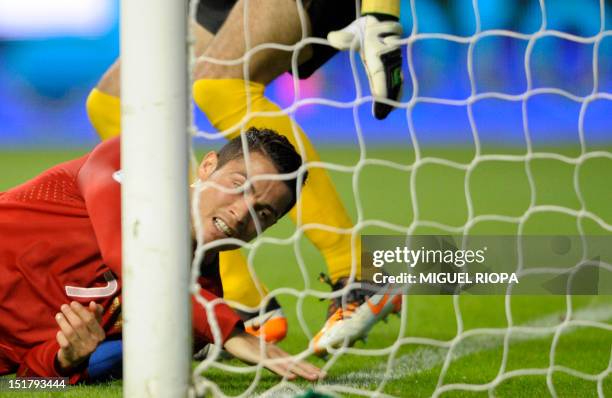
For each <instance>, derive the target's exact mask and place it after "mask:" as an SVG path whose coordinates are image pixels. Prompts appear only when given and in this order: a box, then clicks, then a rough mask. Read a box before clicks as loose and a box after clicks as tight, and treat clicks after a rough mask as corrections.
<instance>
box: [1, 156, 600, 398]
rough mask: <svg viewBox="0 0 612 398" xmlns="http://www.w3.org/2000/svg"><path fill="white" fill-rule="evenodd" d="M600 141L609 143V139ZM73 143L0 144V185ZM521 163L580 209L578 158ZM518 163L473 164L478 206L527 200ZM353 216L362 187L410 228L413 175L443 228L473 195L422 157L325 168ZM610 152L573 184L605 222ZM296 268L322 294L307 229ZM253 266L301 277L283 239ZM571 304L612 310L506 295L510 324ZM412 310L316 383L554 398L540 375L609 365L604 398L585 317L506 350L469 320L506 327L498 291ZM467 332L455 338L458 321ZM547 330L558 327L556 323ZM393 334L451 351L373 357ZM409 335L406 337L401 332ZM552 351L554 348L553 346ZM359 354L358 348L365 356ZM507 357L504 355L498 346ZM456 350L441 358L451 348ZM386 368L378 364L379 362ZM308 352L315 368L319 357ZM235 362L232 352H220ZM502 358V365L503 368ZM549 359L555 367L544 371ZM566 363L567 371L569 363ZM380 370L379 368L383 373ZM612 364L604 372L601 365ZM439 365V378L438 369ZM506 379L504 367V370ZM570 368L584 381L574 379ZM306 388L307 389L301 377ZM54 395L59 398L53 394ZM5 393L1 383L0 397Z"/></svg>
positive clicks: (372, 215) (239, 377) (260, 385)
mask: <svg viewBox="0 0 612 398" xmlns="http://www.w3.org/2000/svg"><path fill="white" fill-rule="evenodd" d="M548 150H549V151H550V152H556V153H560V154H563V155H567V156H576V155H578V153H577V149H576V148H573V147H560V148H548ZM607 150H610V148H608V149H607ZM320 152H321V157H322V159H323V160H324V161H328V162H333V163H337V164H342V165H355V164H357V162H358V160H359V153H358V152H357V151H355V150H352V149H347V148H333V147H328V148H322V149H321V150H320ZM81 153H82V151H81V152H79V151H11V152H8V151H5V152H3V153H2V154H1V155H0V167H1V169H2V170H3V172H2V177H1V178H0V191H2V190H5V189H7V188H8V187H10V186H12V185H15V184H18V183H20V182H22V181H24V180H26V179H27V178H29V177H32V176H34V175H36V174H37V173H38V172H40V171H42V170H43V169H45V168H46V167H48V166H51V165H53V164H55V163H57V162H59V161H62V160H65V159H70V158H73V157H76V156H78V155H79V154H81ZM493 153H505V154H522V153H524V150H520V149H508V148H483V154H493ZM366 155H367V158H368V159H385V160H391V161H394V162H396V163H398V164H400V165H404V166H405V165H410V164H413V163H414V152H413V151H412V149H410V148H408V147H406V148H385V147H372V148H370V147H368V150H367V154H366ZM422 156H423V157H432V156H436V157H439V158H443V159H447V160H453V161H456V162H460V163H465V164H467V163H469V162H470V160H471V159H472V157H473V150H472V149H440V148H437V149H424V150H423V153H422ZM528 169H529V171H530V172H531V174H532V176H533V182H534V185H533V186H534V187H535V196H534V201H535V202H534V204H535V205H537V206H539V205H556V206H563V207H567V208H570V209H580V196H579V195H577V193H576V191H575V189H574V187H575V181H574V169H575V166H574V165H571V164H568V163H564V162H562V161H560V160H552V159H534V160H532V161H531V162H529V167H528ZM526 170H527V168H526V164H525V162H522V161H520V162H510V161H498V160H487V161H484V162H481V163H478V164H477V165H476V166H475V167H474V169H473V170H472V171H471V173H470V178H469V180H468V184H467V187H468V189H469V195H467V196H468V197H469V199H470V200H471V203H472V205H473V210H474V215H479V214H499V215H505V216H510V217H519V216H522V215H523V214H525V212H526V211H527V210H528V209H529V207H530V200H531V196H530V194H531V193H532V192H531V191H532V189H531V187H530V181H529V179H528V178H527V173H526ZM330 174H331V176H332V178H333V180H334V182H335V183H336V186H337V188H338V190H339V192H340V195H341V197H342V199H343V201H344V203H345V204H346V206H347V208H348V210H349V213H350V214H351V215H352V216H353V219H356V215H357V203H356V196H355V195H354V190H356V191H357V192H358V194H359V195H358V197H359V199H360V204H361V207H362V210H363V213H362V216H363V219H364V220H371V219H377V220H382V221H386V222H389V223H393V224H399V225H405V226H408V225H410V223H411V222H412V221H413V220H414V218H415V213H414V211H413V204H412V196H411V192H410V181H411V178H412V179H413V181H414V183H415V184H416V192H415V195H414V197H416V199H417V201H418V206H417V209H418V220H420V221H424V220H426V221H434V222H438V223H442V224H446V225H449V226H455V227H457V226H461V225H463V224H464V223H465V222H466V221H467V217H468V202H467V199H466V192H465V187H466V184H465V178H466V173H465V171H463V170H458V169H455V168H450V167H448V166H445V165H440V164H436V163H431V162H424V163H422V164H421V165H420V166H419V167H418V168H416V169H413V171H410V170H401V169H392V168H388V167H385V166H382V165H374V164H370V165H365V166H363V167H362V168H361V169H360V173H359V176H358V178H356V179H353V176H352V174H350V173H346V172H338V171H331V172H330ZM611 175H612V160H611V159H609V158H593V159H589V160H586V161H585V162H584V163H583V164H582V165H581V166H580V168H579V173H578V178H577V180H578V181H577V182H578V184H579V187H580V194H581V197H582V200H584V203H585V208H586V210H588V211H590V212H592V213H594V214H596V215H598V216H599V217H600V218H601V219H602V220H603V221H604V222H606V223H607V224H608V225H609V224H612V206H611V203H612V184H610V176H611ZM523 227H524V232H525V233H527V234H564V233H565V234H577V220H576V217H574V216H570V215H567V214H562V213H559V212H537V213H533V214H531V215H530V216H529V217H528V218H527V219H526V220H525V222H524V225H523ZM582 227H583V228H584V231H585V232H586V233H588V234H609V233H610V232H608V231H606V230H605V229H603V228H601V227H600V226H599V225H598V224H597V223H595V222H593V221H591V220H589V219H583V221H582ZM294 231H295V227H294V225H293V224H292V223H291V222H290V221H288V220H283V221H282V222H280V223H279V224H278V225H277V226H275V227H273V228H272V229H271V230H270V231H268V232H267V235H268V236H274V237H288V236H290V235H291V234H293V232H294ZM517 231H518V224H516V223H509V222H498V221H495V222H494V221H487V222H481V223H477V224H476V225H474V227H473V228H472V230H471V232H473V233H482V234H487V233H488V234H516V233H517ZM363 232H364V233H372V234H376V233H391V231H388V230H385V229H384V228H382V227H367V228H365V229H364V230H363ZM415 232H416V233H444V232H448V231H441V230H438V229H436V228H433V227H431V226H427V225H425V226H419V227H417V228H416V230H415ZM299 246H300V249H301V255H302V258H303V260H304V264H307V265H308V273H309V280H308V283H309V284H310V286H311V287H312V288H314V289H319V290H325V291H326V287H325V286H324V285H322V284H321V283H319V282H318V281H317V278H316V276H317V275H318V273H319V272H321V271H325V265H324V262H323V260H322V258H321V256H320V254H319V253H318V252H317V251H316V249H314V247H313V246H312V245H311V244H310V243H309V242H308V241H307V240H306V239H305V238H302V239H301V240H300V243H299ZM254 259H255V260H254V266H255V268H256V270H257V272H258V275H260V277H261V279H262V280H263V281H264V282H265V283H266V284H267V285H268V287H269V288H270V289H271V290H274V289H275V288H278V287H282V286H290V287H294V288H297V289H302V288H303V287H304V283H305V282H304V278H303V277H302V275H301V273H300V270H299V267H298V265H297V260H296V256H295V254H294V250H293V247H292V246H290V245H289V246H277V245H271V244H264V245H261V246H260V247H259V248H258V249H257V251H256V253H255V254H254ZM278 297H279V300H280V302H281V303H282V304H283V307H284V309H285V311H286V313H287V315H288V317H289V322H290V333H289V336H288V338H287V339H286V340H285V341H284V342H283V343H282V346H283V347H284V348H285V349H287V350H288V351H289V352H293V353H296V352H299V351H301V350H302V349H304V347H306V344H307V337H306V333H304V332H303V330H302V326H301V325H300V323H299V321H298V319H297V315H296V308H298V300H297V299H296V298H295V297H293V296H291V295H285V294H283V295H279V296H278ZM568 303H569V305H571V308H572V310H573V316H574V318H575V319H585V320H592V321H598V322H604V323H607V324H608V325H610V322H611V320H612V298H610V297H606V296H597V297H595V296H580V297H573V298H571V300H569V301H568V299H567V298H566V297H564V296H548V297H544V296H537V297H531V296H530V297H526V296H517V297H512V298H511V300H510V306H509V308H510V312H511V316H512V320H513V322H514V324H517V325H548V326H554V325H558V324H559V323H561V322H562V321H563V314H564V313H565V312H566V309H567V306H568ZM326 306H327V303H325V302H320V301H319V300H318V299H314V298H306V299H305V300H304V301H303V305H302V306H301V307H300V308H301V311H302V314H303V316H304V320H305V322H304V325H303V326H304V327H306V328H307V329H308V330H309V333H311V334H314V333H316V331H317V330H318V329H319V328H320V326H321V325H322V324H323V322H324V318H325V316H324V314H325V310H326ZM405 311H406V315H407V322H406V328H405V330H404V332H403V336H399V330H400V328H399V326H400V320H399V318H397V317H390V319H389V322H388V323H386V324H384V323H381V324H380V325H377V326H376V327H375V328H374V329H373V330H372V332H371V333H370V336H369V338H368V341H367V344H363V343H361V342H359V343H357V345H356V348H358V349H360V350H361V351H360V355H357V354H346V355H343V356H341V357H339V358H337V360H335V361H334V362H333V365H332V366H331V367H330V369H329V371H328V374H329V376H328V378H327V379H326V380H325V381H324V383H323V384H330V385H339V384H342V385H345V386H352V387H354V388H359V389H362V390H375V389H377V388H378V387H379V386H380V385H381V383H382V382H383V380H385V379H386V383H385V384H384V386H383V387H382V389H381V392H382V393H384V394H388V395H393V396H402V397H404V396H410V397H412V396H414V397H426V396H430V395H431V394H432V393H433V392H434V390H435V389H436V386H438V387H440V386H445V385H451V384H456V383H463V384H471V385H482V384H486V383H490V382H492V381H494V380H498V379H496V378H497V377H499V376H501V377H502V378H503V381H502V382H501V383H499V384H498V385H497V386H496V387H494V388H492V394H493V396H497V397H524V396H537V397H539V396H550V393H549V389H548V386H547V383H548V384H549V385H552V386H553V387H554V389H555V391H556V393H557V395H558V396H559V397H594V396H597V395H598V385H597V381H596V376H598V375H601V374H603V375H608V376H607V377H606V378H605V379H604V380H603V383H602V384H601V386H600V391H599V392H600V393H603V394H604V395H606V396H608V395H612V377H611V376H610V375H609V374H610V372H611V366H612V365H611V358H610V355H611V349H612V327H611V328H608V330H604V329H601V328H595V327H589V326H580V327H574V328H568V329H564V330H562V331H561V332H560V333H558V334H557V335H555V334H554V333H540V334H528V333H512V334H511V335H510V336H509V338H508V339H507V341H506V347H507V349H506V350H504V335H503V334H497V335H494V334H479V333H476V332H477V331H478V330H481V329H484V328H491V329H492V330H495V329H496V328H497V330H500V328H505V327H507V325H508V319H507V315H508V314H507V312H506V307H505V299H504V297H499V296H477V297H475V296H460V297H459V298H458V299H457V300H456V301H455V302H454V301H453V298H452V297H449V296H410V297H408V305H407V307H406V308H405ZM460 323H461V324H462V327H463V334H461V335H460V337H461V338H457V329H458V325H459V324H460ZM553 331H554V330H553ZM400 337H410V338H414V337H420V338H425V339H431V340H429V341H430V342H431V341H434V340H435V341H438V342H440V343H442V342H448V341H452V340H453V339H455V343H456V344H455V345H454V346H453V348H452V353H451V354H450V356H448V355H447V354H448V349H447V348H444V347H440V346H436V345H431V344H425V343H426V341H414V340H412V342H411V343H408V342H406V344H401V345H399V344H398V345H397V346H398V350H396V351H395V352H394V355H393V357H392V358H390V357H389V355H376V354H377V351H375V349H384V348H388V347H391V346H392V345H393V344H394V343H396V341H397V340H398V338H400ZM409 341H410V340H409ZM553 345H554V347H555V349H554V350H552V351H553V353H554V355H551V347H552V346H553ZM361 354H365V355H361ZM504 354H505V355H504ZM447 357H449V358H452V360H451V361H449V362H448V363H445V360H446V358H447ZM390 360H391V362H390V363H391V366H389V367H388V369H387V366H386V365H387V363H389V361H390ZM312 361H313V362H314V363H315V364H317V365H319V366H323V365H324V364H325V362H324V361H323V360H321V359H318V358H312ZM229 363H230V364H234V365H236V366H240V365H239V364H238V363H237V362H236V361H232V362H229ZM502 363H505V367H504V368H501V366H502ZM551 363H552V364H554V365H555V366H556V367H555V368H554V371H551V372H549V373H547V372H548V370H549V369H550V366H551ZM520 369H530V372H529V373H530V374H529V375H521V372H520V371H519V370H520ZM563 369H573V370H574V371H573V372H567V371H564V370H563ZM387 370H388V372H387V374H386V375H385V373H386V371H387ZM606 372H607V373H606ZM441 374H443V377H441ZM513 375H514V377H509V376H513ZM578 375H582V376H587V377H578ZM206 377H208V378H210V379H211V380H213V381H215V382H216V383H218V385H219V387H220V388H221V390H222V391H223V392H224V393H225V394H228V395H237V394H240V393H241V392H243V391H244V390H246V389H247V388H249V387H250V386H251V385H252V384H253V383H255V379H254V377H255V376H254V374H253V373H250V374H235V373H230V374H228V373H226V372H223V371H221V370H218V369H211V370H208V371H207V372H206ZM279 381H280V380H279V378H277V377H275V376H273V375H272V374H270V373H269V372H267V371H265V372H263V373H262V374H261V378H260V379H259V380H257V387H256V388H255V390H254V391H253V393H257V392H262V391H263V390H264V389H268V388H271V387H274V386H275V385H276V384H278V383H279ZM298 386H299V387H300V388H302V389H308V388H309V387H311V386H310V385H309V384H308V383H302V382H298ZM56 395H57V396H60V395H59V394H56ZM120 395H121V382H114V383H109V384H105V385H98V386H77V387H72V388H71V389H70V390H69V391H68V392H67V393H63V394H61V396H66V397H114V396H120ZM0 396H6V393H0ZM19 396H20V397H28V396H32V397H37V398H38V397H45V396H54V395H53V394H45V393H34V394H27V393H21V394H20V395H19ZM441 396H443V397H488V396H490V393H489V391H487V390H485V391H468V390H462V389H450V390H449V391H447V392H444V393H442V394H441Z"/></svg>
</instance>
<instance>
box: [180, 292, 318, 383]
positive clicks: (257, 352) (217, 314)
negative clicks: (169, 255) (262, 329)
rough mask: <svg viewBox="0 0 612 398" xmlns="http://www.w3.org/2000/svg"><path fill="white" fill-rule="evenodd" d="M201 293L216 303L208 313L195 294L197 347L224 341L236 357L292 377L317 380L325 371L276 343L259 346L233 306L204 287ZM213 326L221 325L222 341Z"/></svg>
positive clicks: (194, 311)
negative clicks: (215, 333) (292, 356)
mask: <svg viewBox="0 0 612 398" xmlns="http://www.w3.org/2000/svg"><path fill="white" fill-rule="evenodd" d="M200 295H202V297H204V298H205V299H206V300H207V301H208V302H212V303H215V301H216V303H215V305H214V307H213V313H208V312H207V311H206V310H205V308H204V307H203V306H202V304H201V303H200V302H198V301H197V300H195V298H192V311H193V329H194V340H195V350H196V351H197V350H198V349H199V348H201V347H202V346H203V343H207V342H214V343H220V344H222V345H223V347H224V348H225V350H227V351H228V352H229V353H230V354H232V355H233V356H234V357H236V358H238V359H240V360H241V361H243V362H246V363H249V364H256V363H262V364H263V365H264V366H265V367H266V368H267V369H269V370H270V371H272V372H274V373H276V374H278V375H280V376H283V377H286V378H288V379H289V380H293V379H295V378H296V377H298V376H299V377H303V378H305V379H307V380H313V381H314V380H318V379H321V378H322V377H323V376H324V373H323V372H322V371H321V370H320V369H318V368H317V367H315V366H313V365H311V364H309V363H307V362H305V361H301V360H294V359H292V358H291V356H290V355H289V354H287V353H286V352H285V351H283V350H282V349H280V348H279V347H277V346H275V345H273V344H267V343H266V344H265V345H264V350H263V351H262V350H261V349H260V345H259V344H260V342H259V338H257V337H255V336H252V335H250V334H248V333H246V332H245V331H244V327H243V325H242V321H241V320H240V317H239V316H238V314H236V312H235V311H234V310H232V309H231V308H230V307H229V306H228V305H227V304H225V303H223V302H221V301H219V300H218V297H217V296H215V295H214V294H212V293H211V292H209V291H208V290H205V289H200ZM214 328H216V329H218V333H219V335H220V337H221V341H220V342H219V341H215V339H214V333H213V330H214Z"/></svg>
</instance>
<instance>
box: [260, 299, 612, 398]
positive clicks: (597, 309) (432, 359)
mask: <svg viewBox="0 0 612 398" xmlns="http://www.w3.org/2000/svg"><path fill="white" fill-rule="evenodd" d="M564 316H565V312H558V313H553V314H550V315H546V316H543V317H541V318H536V319H534V320H532V321H529V322H527V323H524V324H521V325H517V326H528V327H551V326H556V325H559V324H560V323H561V322H562V320H563V317H564ZM610 319H612V305H600V306H594V307H586V308H582V309H579V310H576V311H574V313H573V314H572V320H584V321H593V322H605V321H608V320H610ZM568 331H570V329H569V328H568V329H566V330H565V332H566V333H567V332H568ZM553 333H554V330H553V331H546V330H545V331H538V332H523V331H516V330H515V331H513V332H512V340H513V341H530V340H537V339H542V338H544V337H545V336H547V335H552V334H553ZM503 342H504V337H503V336H502V335H476V336H472V337H469V338H467V339H465V340H462V341H461V343H459V344H457V345H456V346H455V347H453V361H454V360H456V359H459V358H462V357H465V356H468V355H472V354H475V353H478V352H482V351H487V350H491V349H494V348H498V347H501V346H502V345H503ZM447 351H448V348H438V347H423V348H419V349H416V350H414V351H412V352H410V353H408V354H404V355H401V356H399V357H398V358H396V359H395V360H394V363H393V370H392V372H391V376H390V377H389V378H388V380H387V381H391V380H398V379H402V378H404V377H408V376H411V375H415V374H418V373H421V372H424V371H427V370H430V369H433V368H435V367H436V366H440V365H442V364H443V363H444V360H445V359H446V355H447ZM386 370H387V364H386V363H384V364H383V363H381V364H379V365H377V366H376V367H374V368H372V369H368V370H367V371H366V370H363V371H358V372H350V373H347V374H344V375H340V376H336V377H331V378H329V379H328V380H325V381H323V382H322V383H319V384H318V386H320V388H317V390H318V391H322V390H323V391H324V390H327V391H325V392H328V393H329V392H332V391H333V389H334V386H339V385H344V386H350V387H352V388H356V389H364V390H371V389H372V388H373V387H376V386H377V385H379V384H380V383H381V382H382V380H383V378H384V376H385V373H386ZM329 390H331V391H329ZM304 392H305V390H303V389H301V388H300V387H298V386H296V385H294V384H291V383H281V384H280V385H277V386H275V387H273V388H271V389H270V390H268V391H266V392H264V393H263V394H262V395H260V396H261V397H266V398H281V397H282V398H290V397H295V396H296V395H297V394H303V393H304Z"/></svg>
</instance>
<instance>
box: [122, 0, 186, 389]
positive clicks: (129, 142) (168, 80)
mask: <svg viewBox="0 0 612 398" xmlns="http://www.w3.org/2000/svg"><path fill="white" fill-rule="evenodd" d="M120 11H121V125H122V136H121V137H122V138H121V148H122V151H121V163H122V212H123V213H122V214H123V216H122V237H123V289H124V290H123V342H124V345H123V347H124V357H123V374H124V384H123V393H124V396H126V397H145V396H146V397H181V396H183V397H184V396H187V392H188V388H189V374H190V372H189V369H190V363H191V362H190V360H191V311H190V308H191V307H190V301H189V289H188V281H189V271H190V268H189V265H190V258H191V255H190V221H189V192H188V159H189V157H188V151H189V142H190V140H189V137H188V132H187V125H188V116H187V112H188V109H189V107H188V105H187V68H186V65H187V46H185V45H182V44H181V43H184V41H185V37H186V32H187V27H186V26H187V2H186V0H182V2H181V1H163V0H156V1H148V0H122V1H121V9H120Z"/></svg>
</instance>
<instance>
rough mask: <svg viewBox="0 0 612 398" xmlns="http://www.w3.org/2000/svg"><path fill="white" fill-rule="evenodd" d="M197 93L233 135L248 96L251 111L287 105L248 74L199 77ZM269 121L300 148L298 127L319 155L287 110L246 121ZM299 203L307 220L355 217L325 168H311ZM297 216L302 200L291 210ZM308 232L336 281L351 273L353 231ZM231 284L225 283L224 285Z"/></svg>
mask: <svg viewBox="0 0 612 398" xmlns="http://www.w3.org/2000/svg"><path fill="white" fill-rule="evenodd" d="M193 88H194V90H193V93H194V99H195V101H196V103H197V104H198V106H199V107H200V109H202V111H203V112H204V113H205V114H206V116H208V119H209V120H210V122H211V123H212V124H213V125H214V126H215V127H216V128H217V129H219V130H221V131H225V130H228V131H230V130H232V129H233V131H231V133H230V138H233V137H236V136H238V134H240V122H241V121H242V119H243V117H244V116H245V115H246V113H247V96H248V99H249V105H250V106H249V109H248V110H249V111H250V112H279V111H281V109H280V108H279V107H278V105H276V104H274V103H273V102H271V101H270V100H268V99H267V98H266V97H265V96H264V86H263V85H262V84H259V83H254V82H246V81H244V80H242V79H214V80H210V79H203V80H198V81H196V82H195V83H194V87H193ZM251 126H254V127H265V128H269V129H272V130H275V131H277V132H278V133H279V134H282V135H284V136H285V137H287V138H288V139H289V141H290V142H291V143H292V144H293V145H294V146H295V148H296V149H297V150H298V151H299V150H300V149H299V148H300V146H299V145H298V144H297V140H296V137H294V134H293V131H294V127H295V130H296V132H297V134H298V135H299V139H300V141H301V142H302V144H303V147H304V152H303V153H301V155H302V158H303V159H304V160H307V161H310V162H312V161H318V160H319V156H318V154H317V153H316V151H315V149H314V147H313V146H312V143H311V142H310V140H308V138H307V137H306V135H305V134H304V132H303V131H302V130H301V128H300V127H299V126H297V124H296V123H295V122H294V121H293V120H291V118H290V117H289V116H287V115H278V116H253V117H251V118H250V119H249V120H247V121H246V127H247V128H248V127H251ZM298 206H302V207H301V210H302V220H301V221H302V223H303V224H310V223H317V224H326V225H329V226H332V227H338V228H344V229H347V228H351V227H352V226H353V223H352V221H351V219H350V217H349V216H348V214H347V212H346V210H345V209H344V206H343V205H342V203H341V201H340V198H339V197H338V194H337V192H336V190H335V188H334V186H333V184H332V182H331V179H330V178H329V175H328V174H327V171H326V170H325V169H324V168H318V167H317V168H311V169H309V175H308V181H307V183H306V185H305V186H304V189H303V190H302V195H301V198H300V201H299V202H298ZM289 214H290V216H291V218H292V219H293V220H294V221H296V219H297V206H296V207H295V208H294V209H292V210H291V212H290V213H289ZM306 236H307V237H308V238H309V239H310V240H311V241H312V242H313V243H314V245H315V246H316V247H317V248H318V249H319V250H320V251H321V253H322V254H323V257H324V258H325V261H326V263H327V267H328V271H329V274H330V277H331V279H332V281H334V282H335V281H337V280H338V279H339V278H342V277H347V276H349V275H350V274H351V235H350V234H339V233H336V232H330V231H326V230H322V229H309V230H307V231H306ZM356 243H357V244H356V246H355V247H356V251H355V255H356V265H357V267H356V270H355V271H356V272H355V275H356V277H360V272H359V269H360V267H359V265H360V256H361V254H360V252H361V247H360V241H359V240H358V241H357V242H356ZM224 289H225V285H224Z"/></svg>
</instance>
